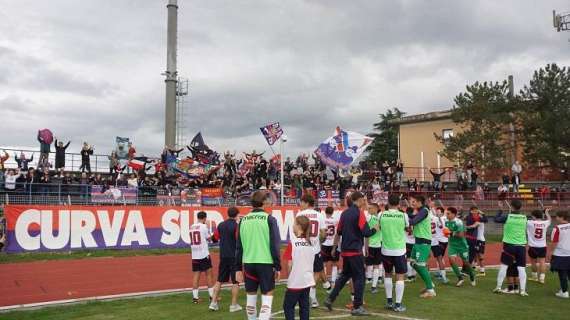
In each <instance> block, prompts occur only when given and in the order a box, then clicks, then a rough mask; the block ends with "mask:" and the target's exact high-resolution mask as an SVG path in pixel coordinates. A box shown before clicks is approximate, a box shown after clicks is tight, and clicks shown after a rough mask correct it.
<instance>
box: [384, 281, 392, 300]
mask: <svg viewBox="0 0 570 320" xmlns="http://www.w3.org/2000/svg"><path fill="white" fill-rule="evenodd" d="M384 290H385V291H386V298H388V299H392V277H385V278H384Z"/></svg>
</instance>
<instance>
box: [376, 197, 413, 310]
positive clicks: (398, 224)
mask: <svg viewBox="0 0 570 320" xmlns="http://www.w3.org/2000/svg"><path fill="white" fill-rule="evenodd" d="M399 204H400V197H399V196H398V195H396V194H392V195H390V196H389V197H388V205H389V209H388V210H386V211H384V212H383V213H382V215H381V216H380V230H381V231H382V264H383V265H384V271H385V275H384V288H385V290H386V299H387V303H386V309H393V310H394V311H396V312H403V311H406V307H404V305H403V304H402V298H403V297H404V286H405V282H404V279H405V278H406V273H407V272H408V265H407V263H406V238H407V230H406V229H407V228H408V227H409V221H408V216H407V215H406V214H405V213H403V212H401V211H400V210H399V209H398V206H399ZM394 272H395V273H396V286H395V287H396V290H395V291H396V301H395V303H394V301H393V299H392V289H393V288H394V286H393V285H392V283H393V280H394V279H393V276H394Z"/></svg>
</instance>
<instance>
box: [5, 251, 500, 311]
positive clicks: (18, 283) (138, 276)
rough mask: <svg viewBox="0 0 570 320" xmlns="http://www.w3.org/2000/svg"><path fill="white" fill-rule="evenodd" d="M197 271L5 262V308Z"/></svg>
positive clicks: (131, 262) (181, 282)
mask: <svg viewBox="0 0 570 320" xmlns="http://www.w3.org/2000/svg"><path fill="white" fill-rule="evenodd" d="M500 246H501V244H498V243H495V244H489V245H487V252H486V255H485V258H486V264H488V265H497V264H499V258H500V253H501V247H500ZM212 262H213V264H214V268H215V269H214V270H217V265H218V258H217V255H216V254H214V255H212ZM432 262H433V261H432ZM431 265H432V266H433V263H432V264H431ZM284 270H286V268H284ZM191 276H192V272H191V262H190V255H189V254H188V255H186V254H173V255H161V256H137V257H121V258H116V257H115V258H113V257H110V258H87V259H77V260H52V261H38V262H24V263H9V264H0V307H6V306H13V305H22V304H30V303H40V302H50V301H57V300H67V299H78V298H89V297H98V296H107V295H116V294H129V293H137V292H147V291H157V290H169V289H181V288H189V287H191V286H192V285H191ZM202 284H204V285H205V283H202Z"/></svg>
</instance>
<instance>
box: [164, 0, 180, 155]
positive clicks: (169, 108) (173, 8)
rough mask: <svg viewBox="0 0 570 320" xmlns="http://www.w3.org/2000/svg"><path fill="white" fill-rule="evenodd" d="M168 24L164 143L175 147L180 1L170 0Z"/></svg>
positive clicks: (167, 6)
mask: <svg viewBox="0 0 570 320" xmlns="http://www.w3.org/2000/svg"><path fill="white" fill-rule="evenodd" d="M166 8H167V10H168V20H167V21H168V22H167V24H168V26H167V39H166V72H165V73H164V74H163V75H165V76H166V79H165V80H164V82H165V84H166V103H165V110H164V144H165V145H167V146H171V147H174V145H175V144H176V85H177V77H178V71H177V70H176V47H177V43H176V42H177V32H178V1H177V0H168V4H167V5H166Z"/></svg>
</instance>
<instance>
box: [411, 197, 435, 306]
mask: <svg viewBox="0 0 570 320" xmlns="http://www.w3.org/2000/svg"><path fill="white" fill-rule="evenodd" d="M411 199H412V201H411V202H412V207H414V216H413V217H412V218H411V219H410V225H411V226H413V233H414V238H415V240H416V243H415V244H414V247H413V249H412V257H411V264H412V267H413V268H414V269H415V270H416V272H417V273H418V274H419V275H420V277H421V278H422V280H423V282H424V284H425V286H426V288H425V290H423V291H422V293H421V294H420V297H421V298H432V297H435V296H436V294H435V289H434V286H433V281H432V280H431V275H430V273H429V269H428V265H427V262H428V260H429V253H430V250H431V237H432V233H431V213H430V211H429V209H428V208H427V207H426V205H425V198H424V197H423V196H422V195H415V196H412V198H411Z"/></svg>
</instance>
